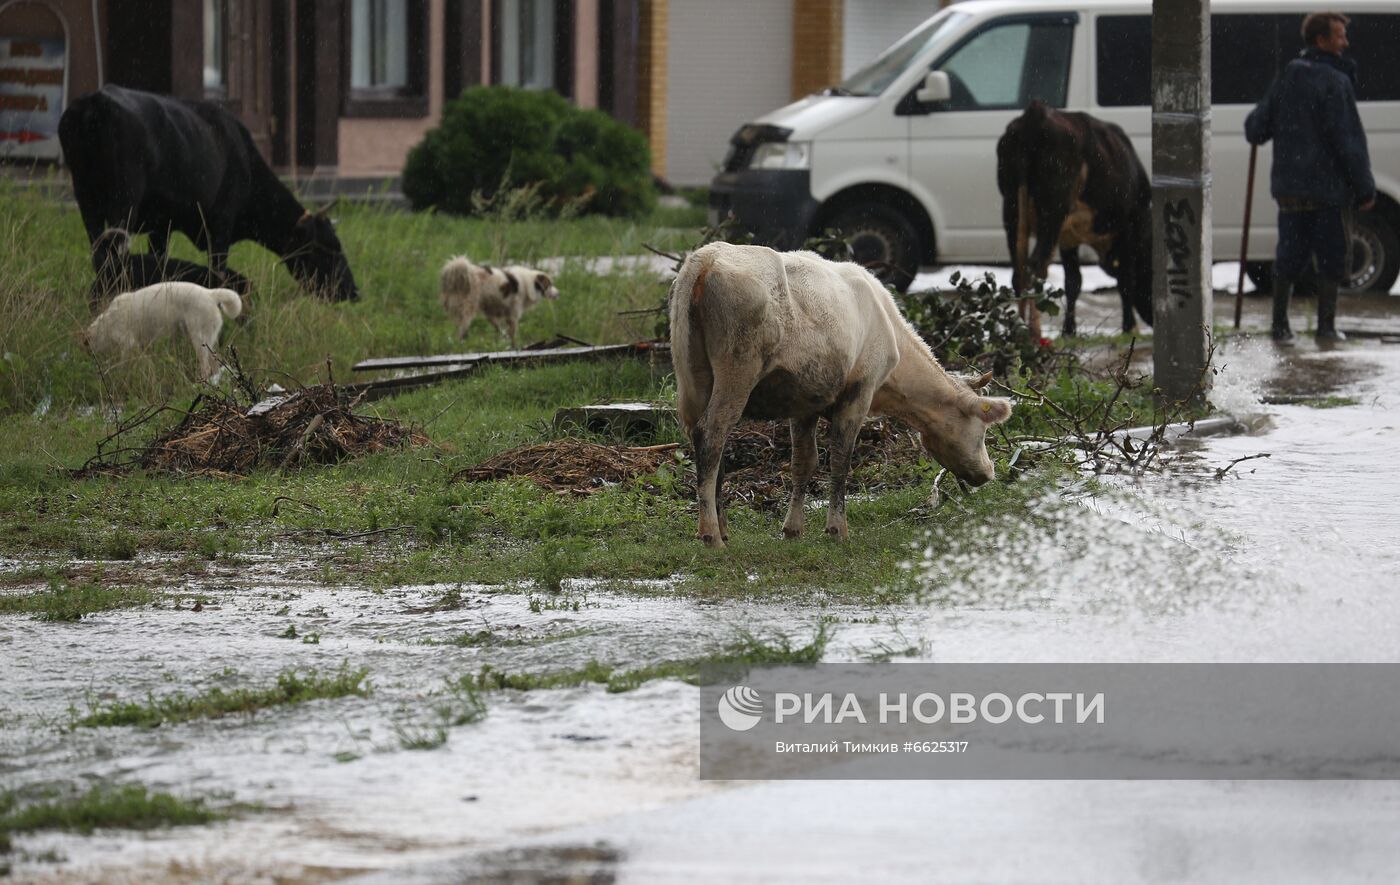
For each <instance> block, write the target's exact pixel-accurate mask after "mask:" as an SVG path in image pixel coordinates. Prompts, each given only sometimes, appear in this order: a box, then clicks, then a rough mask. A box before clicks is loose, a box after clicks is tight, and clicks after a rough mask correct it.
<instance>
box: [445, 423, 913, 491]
mask: <svg viewBox="0 0 1400 885" xmlns="http://www.w3.org/2000/svg"><path fill="white" fill-rule="evenodd" d="M822 430H824V428H819V434H820V433H821V431H822ZM824 443H825V439H824V435H819V436H818V454H819V456H820V466H819V474H820V473H822V472H824V470H825V468H826V466H827V453H826V450H825V445H824ZM920 452H921V448H920V446H919V444H918V441H917V438H915V437H914V435H913V434H912V433H910V432H909V431H907V430H904V429H903V428H901V427H900V426H899V425H898V424H896V423H894V422H892V421H888V420H885V419H879V420H875V421H867V422H866V423H865V425H864V426H863V427H862V428H861V431H860V436H859V437H858V438H857V441H856V451H855V456H854V462H853V463H854V465H855V467H856V468H857V471H855V472H853V474H852V477H851V483H850V488H851V489H852V490H854V491H876V490H877V489H878V488H879V487H881V485H882V484H885V483H886V481H885V480H881V479H869V480H865V479H863V478H862V473H861V472H860V470H859V468H863V467H866V466H869V465H871V464H875V463H885V464H891V463H894V464H901V465H910V464H913V463H916V462H917V461H918V459H919V455H920ZM791 461H792V440H791V437H790V434H789V431H788V425H787V423H786V422H780V421H744V422H741V423H740V425H739V426H738V427H737V428H736V429H735V431H734V432H733V433H732V434H730V436H729V441H728V444H727V445H726V447H725V478H724V484H725V494H726V497H727V498H728V499H729V500H731V501H734V502H736V503H741V504H745V505H747V506H751V507H754V508H755V509H758V510H764V511H777V510H780V509H781V508H782V507H784V506H786V503H787V497H788V483H789V478H788V477H789V465H790V463H791ZM666 465H673V466H674V468H675V473H674V474H673V475H674V476H676V477H677V480H678V481H676V482H657V481H655V480H654V478H655V477H656V476H657V474H658V471H661V469H662V467H663V466H666ZM872 475H873V476H880V475H882V474H881V473H880V472H878V471H876V472H872ZM517 476H519V477H524V478H526V479H529V480H531V481H532V482H534V483H535V484H536V485H538V486H540V487H541V488H545V489H549V490H551V491H555V492H560V493H571V494H575V495H588V494H592V493H594V492H598V491H601V490H602V489H605V488H609V487H611V486H614V485H622V484H629V483H632V484H639V485H641V486H643V487H645V488H648V489H651V490H652V491H656V492H661V493H670V494H676V495H679V496H682V497H685V498H693V497H694V496H695V472H694V470H693V469H691V468H690V465H689V463H688V462H686V461H685V459H684V453H683V449H682V447H681V445H680V444H678V443H667V444H664V445H656V446H607V445H599V444H597V443H592V442H587V441H584V440H580V439H573V438H568V439H560V440H554V441H552V442H547V443H540V444H537V445H532V446H526V447H524V448H519V449H512V450H511V451H508V452H502V453H501V454H499V455H496V456H494V457H492V458H489V459H487V460H486V461H483V462H481V463H480V464H477V465H475V466H472V467H468V468H466V469H464V470H459V471H457V472H456V473H454V474H453V476H452V479H453V480H454V481H457V480H460V481H465V482H489V481H491V480H498V479H507V478H510V477H517ZM813 484H814V486H815V480H814V483H813ZM814 491H815V489H814Z"/></svg>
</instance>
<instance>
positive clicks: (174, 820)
mask: <svg viewBox="0 0 1400 885" xmlns="http://www.w3.org/2000/svg"><path fill="white" fill-rule="evenodd" d="M4 806H9V807H10V810H9V811H7V812H6V813H5V814H4V815H3V816H0V840H5V841H6V842H8V836H9V834H11V833H28V832H34V831H37V830H66V831H69V832H76V833H83V834H85V835H86V834H89V833H91V832H92V831H93V830H97V829H123V830H151V829H157V828H161V827H178V826H192V825H197V824H207V823H213V822H214V821H218V820H223V819H225V818H227V817H228V812H227V811H223V810H218V809H213V808H210V807H208V806H207V805H206V804H205V803H204V800H202V799H181V798H179V797H177V796H172V795H171V794H169V793H151V792H148V791H147V790H146V788H145V787H142V786H139V785H127V786H117V787H113V786H100V787H94V788H93V789H91V790H89V791H88V792H86V793H83V794H82V795H79V796H73V797H69V798H64V799H54V800H49V801H41V802H35V803H32V804H28V805H19V804H18V802H17V800H16V799H15V797H14V796H13V795H12V794H11V795H8V796H0V807H4Z"/></svg>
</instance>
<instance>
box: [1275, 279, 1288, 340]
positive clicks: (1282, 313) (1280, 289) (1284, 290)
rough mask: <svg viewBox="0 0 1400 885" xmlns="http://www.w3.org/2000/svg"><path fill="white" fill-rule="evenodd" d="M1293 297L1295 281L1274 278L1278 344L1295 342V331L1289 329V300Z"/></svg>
mask: <svg viewBox="0 0 1400 885" xmlns="http://www.w3.org/2000/svg"><path fill="white" fill-rule="evenodd" d="M1292 295H1293V281H1292V280H1286V279H1284V278H1283V277H1281V276H1275V277H1274V325H1273V336H1274V340H1275V341H1278V342H1288V341H1292V340H1293V330H1292V329H1290V328H1288V300H1289V298H1291V297H1292Z"/></svg>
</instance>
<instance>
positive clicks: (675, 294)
mask: <svg viewBox="0 0 1400 885" xmlns="http://www.w3.org/2000/svg"><path fill="white" fill-rule="evenodd" d="M713 261H714V255H713V252H712V251H711V250H709V249H705V248H703V247H702V248H700V249H697V250H696V251H694V252H692V253H690V255H689V257H687V258H686V260H685V264H683V265H681V269H680V273H678V274H676V279H675V282H673V283H672V284H671V304H670V316H671V361H672V362H673V363H674V364H675V366H676V381H677V383H678V384H679V383H681V379H682V374H683V373H682V368H683V367H684V368H685V369H689V370H691V371H699V370H702V369H703V368H705V367H703V366H700V365H697V364H696V362H695V360H697V359H701V360H703V358H704V356H705V342H704V334H705V333H704V328H703V326H704V324H703V323H702V322H701V321H700V319H701V314H702V313H703V312H704V310H705V307H706V303H705V301H706V299H705V290H706V282H707V279H708V277H709V275H710V266H711V264H712V263H713Z"/></svg>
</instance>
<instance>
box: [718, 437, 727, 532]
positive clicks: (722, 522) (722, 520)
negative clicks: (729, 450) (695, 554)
mask: <svg viewBox="0 0 1400 885" xmlns="http://www.w3.org/2000/svg"><path fill="white" fill-rule="evenodd" d="M715 517H716V519H718V520H719V539H720V540H721V541H723V542H724V543H726V544H728V543H729V519H728V517H727V516H725V513H724V452H722V451H721V452H720V454H719V464H717V465H716V473H715Z"/></svg>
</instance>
